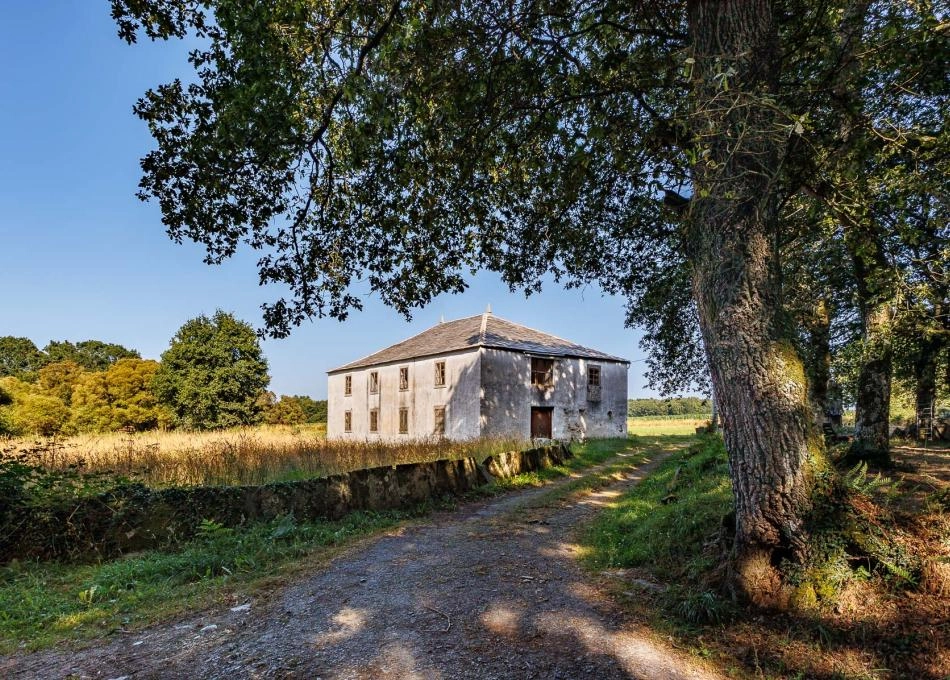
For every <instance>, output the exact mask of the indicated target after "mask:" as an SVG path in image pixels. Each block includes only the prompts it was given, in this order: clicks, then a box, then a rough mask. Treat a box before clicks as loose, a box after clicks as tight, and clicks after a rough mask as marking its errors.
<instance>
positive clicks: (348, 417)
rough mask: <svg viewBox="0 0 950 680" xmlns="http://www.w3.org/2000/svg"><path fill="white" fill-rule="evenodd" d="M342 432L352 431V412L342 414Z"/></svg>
mask: <svg viewBox="0 0 950 680" xmlns="http://www.w3.org/2000/svg"><path fill="white" fill-rule="evenodd" d="M343 431H344V432H352V431H353V412H352V411H344V412H343Z"/></svg>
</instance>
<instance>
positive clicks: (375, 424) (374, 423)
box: [369, 408, 379, 432]
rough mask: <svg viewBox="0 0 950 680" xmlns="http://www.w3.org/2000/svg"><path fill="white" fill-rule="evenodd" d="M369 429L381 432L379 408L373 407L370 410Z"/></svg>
mask: <svg viewBox="0 0 950 680" xmlns="http://www.w3.org/2000/svg"><path fill="white" fill-rule="evenodd" d="M369 431H370V432H379V409H378V408H373V409H370V411H369Z"/></svg>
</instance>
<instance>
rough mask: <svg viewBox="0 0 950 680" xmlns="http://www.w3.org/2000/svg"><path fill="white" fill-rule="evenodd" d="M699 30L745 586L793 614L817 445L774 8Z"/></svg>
mask: <svg viewBox="0 0 950 680" xmlns="http://www.w3.org/2000/svg"><path fill="white" fill-rule="evenodd" d="M689 20H690V32H691V37H692V40H693V45H694V54H693V55H692V56H693V58H694V59H695V72H694V75H693V81H694V83H693V84H694V103H693V104H694V111H693V121H692V128H693V129H694V130H697V131H698V134H700V135H704V134H707V132H708V136H707V137H702V136H701V137H700V140H699V146H700V148H699V149H697V151H698V153H697V156H698V157H699V158H700V159H701V160H699V161H698V162H697V163H696V164H695V165H694V167H693V184H694V187H693V199H692V200H691V201H690V207H689V212H688V230H687V239H686V241H687V242H686V250H687V253H688V255H689V257H690V261H691V264H692V268H693V288H694V294H695V296H696V301H697V305H698V308H699V315H700V327H701V329H702V333H703V339H704V344H705V347H706V353H707V356H708V359H709V366H710V370H711V374H712V376H711V377H712V384H713V389H714V390H715V394H716V399H717V402H718V406H719V411H720V416H721V419H722V430H723V436H724V439H725V443H726V448H727V450H728V452H729V463H730V472H731V476H732V483H733V493H734V496H735V511H736V540H735V544H734V549H733V555H732V572H731V574H732V578H731V582H732V585H733V587H734V592H735V593H736V594H737V595H740V596H744V597H746V598H748V599H750V600H751V601H753V602H755V603H759V604H773V605H774V604H781V602H782V588H781V578H780V575H779V573H778V571H777V569H776V565H777V564H778V563H779V561H780V560H781V559H782V558H792V559H795V558H800V557H801V556H802V553H803V550H804V546H805V529H804V520H803V518H804V516H805V513H806V512H807V510H808V508H809V504H810V493H811V475H810V474H809V469H810V466H809V465H808V461H809V457H810V453H809V441H816V440H814V439H811V440H810V438H809V435H810V429H811V428H810V425H811V414H810V409H809V406H808V398H807V393H806V385H805V382H806V381H805V375H804V370H803V366H802V362H801V360H800V358H799V357H798V355H797V353H796V351H795V350H794V348H793V345H792V343H791V342H789V341H788V336H787V334H786V332H785V330H784V329H785V328H787V325H786V324H784V323H782V305H781V293H780V286H779V280H778V275H777V272H778V270H779V268H778V267H777V266H776V264H777V261H778V260H777V256H778V253H777V252H776V250H775V243H776V241H777V239H776V235H777V232H776V229H777V225H776V221H777V210H778V208H777V206H778V204H779V201H778V197H777V196H776V189H774V186H775V184H774V180H775V178H776V175H777V172H778V157H779V153H780V151H781V146H782V144H783V143H784V142H783V139H782V138H776V135H775V130H776V129H778V126H777V125H776V122H777V121H776V119H775V115H776V114H775V113H774V111H773V107H771V106H770V105H769V104H768V103H767V102H766V101H763V98H767V95H768V93H769V92H770V91H771V89H772V88H773V86H774V82H775V80H776V69H777V65H778V53H777V44H778V40H777V35H776V32H775V26H774V23H773V18H772V14H771V3H770V2H768V1H767V0H728V1H723V2H713V1H709V0H706V1H694V2H691V3H690V5H689ZM724 73H729V75H727V76H725V78H726V79H728V80H729V82H728V85H727V86H726V85H725V84H724V82H723V80H724V77H723V74H724ZM817 446H820V444H817Z"/></svg>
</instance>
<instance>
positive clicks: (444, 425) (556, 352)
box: [327, 312, 629, 441]
mask: <svg viewBox="0 0 950 680" xmlns="http://www.w3.org/2000/svg"><path fill="white" fill-rule="evenodd" d="M628 368H629V362H628V361H627V360H625V359H622V358H619V357H614V356H611V355H609V354H605V353H603V352H599V351H597V350H593V349H589V348H586V347H582V346H580V345H577V344H575V343H572V342H569V341H567V340H563V339H561V338H557V337H555V336H553V335H548V334H547V333H542V332H540V331H536V330H534V329H531V328H527V327H525V326H521V325H519V324H516V323H512V322H511V321H506V320H504V319H501V318H499V317H497V316H494V315H493V314H491V313H490V312H486V313H485V314H481V315H478V316H472V317H466V318H464V319H457V320H455V321H449V322H444V323H440V324H438V325H436V326H433V327H432V328H430V329H428V330H426V331H423V332H422V333H420V334H419V335H416V336H414V337H412V338H409V339H408V340H405V341H403V342H400V343H397V344H395V345H393V346H391V347H387V348H386V349H383V350H380V351H379V352H375V353H374V354H371V355H370V356H368V357H365V358H363V359H359V360H357V361H354V362H351V363H349V364H346V365H345V366H341V367H339V368H336V369H333V370H332V371H329V372H328V413H327V417H328V422H327V436H328V437H330V438H334V439H356V440H374V439H377V440H387V441H399V440H402V439H429V438H439V437H445V438H448V439H456V440H462V439H474V438H477V437H513V438H521V439H527V438H542V439H581V438H588V437H616V436H624V435H626V433H627V418H626V415H627V370H628Z"/></svg>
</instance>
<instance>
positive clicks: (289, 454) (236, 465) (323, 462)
mask: <svg viewBox="0 0 950 680" xmlns="http://www.w3.org/2000/svg"><path fill="white" fill-rule="evenodd" d="M523 445H524V442H517V441H514V440H479V441H471V442H448V441H432V442H418V441H414V442H406V443H398V444H384V443H369V442H334V441H327V439H326V428H325V426H324V425H301V426H292V425H286V426H284V425H261V426H257V427H246V428H235V429H230V430H220V431H213V432H179V431H152V432H139V433H134V434H126V433H123V432H116V433H109V434H98V435H92V434H88V435H78V436H74V437H60V438H55V437H51V438H42V437H39V438H38V437H29V438H27V437H24V438H18V439H7V440H0V456H6V457H9V456H23V457H24V460H25V461H26V462H29V463H31V464H36V465H41V466H43V467H45V468H47V469H51V470H68V469H71V468H72V469H78V470H82V471H84V472H100V473H111V474H116V475H120V476H123V477H128V478H131V479H133V480H136V481H141V482H143V483H145V484H148V485H149V486H195V485H227V484H263V483H266V482H272V481H287V480H293V479H306V478H308V477H317V476H324V475H328V474H335V473H338V472H347V471H350V470H358V469H361V468H369V467H379V466H383V465H398V464H402V463H416V462H424V461H430V460H438V459H444V458H464V457H466V456H487V455H491V454H493V453H498V452H501V451H510V450H513V449H517V448H521V447H522V446H523Z"/></svg>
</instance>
